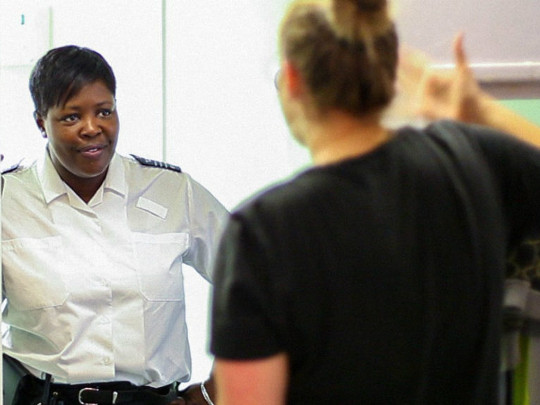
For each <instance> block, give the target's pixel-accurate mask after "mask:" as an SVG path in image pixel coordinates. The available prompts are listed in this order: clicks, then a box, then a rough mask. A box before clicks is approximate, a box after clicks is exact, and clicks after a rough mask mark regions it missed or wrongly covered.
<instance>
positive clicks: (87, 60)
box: [29, 45, 116, 117]
mask: <svg viewBox="0 0 540 405" xmlns="http://www.w3.org/2000/svg"><path fill="white" fill-rule="evenodd" d="M97 80H102V81H103V83H104V84H105V86H106V87H107V88H108V89H109V91H110V92H111V93H112V94H113V96H115V94H116V78H115V77H114V73H113V70H112V68H111V67H110V66H109V64H108V63H107V61H106V60H105V58H103V56H101V55H100V54H99V53H97V52H96V51H93V50H91V49H88V48H83V47H79V46H75V45H67V46H62V47H59V48H54V49H51V50H50V51H48V52H47V53H46V54H45V55H44V56H42V57H41V58H40V59H39V60H38V61H37V63H36V65H35V66H34V69H32V73H31V75H30V82H29V87H30V93H31V95H32V99H33V100H34V106H35V113H34V114H39V115H41V116H42V117H45V116H46V115H47V111H49V109H50V108H51V107H55V106H59V105H64V104H65V103H66V102H67V101H68V100H69V99H70V98H71V97H73V96H74V95H75V94H77V93H78V92H79V90H80V89H81V88H82V87H84V86H85V85H87V84H89V83H93V82H95V81H97Z"/></svg>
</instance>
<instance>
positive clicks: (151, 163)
mask: <svg viewBox="0 0 540 405" xmlns="http://www.w3.org/2000/svg"><path fill="white" fill-rule="evenodd" d="M131 156H132V157H133V159H135V160H136V161H137V162H139V163H140V164H141V165H143V166H150V167H158V168H160V169H167V170H173V171H175V172H178V173H182V169H180V167H179V166H176V165H172V164H170V163H165V162H159V161H157V160H152V159H146V158H143V157H140V156H137V155H133V154H131Z"/></svg>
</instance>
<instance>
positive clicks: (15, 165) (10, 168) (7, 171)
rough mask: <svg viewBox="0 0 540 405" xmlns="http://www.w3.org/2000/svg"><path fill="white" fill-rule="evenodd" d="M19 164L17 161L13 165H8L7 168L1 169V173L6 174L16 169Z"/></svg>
mask: <svg viewBox="0 0 540 405" xmlns="http://www.w3.org/2000/svg"><path fill="white" fill-rule="evenodd" d="M20 166H21V164H20V162H19V163H15V164H14V165H13V166H10V167H8V168H7V169H4V170H2V174H8V173H11V172H14V171H15V170H17V169H18V168H19V167H20Z"/></svg>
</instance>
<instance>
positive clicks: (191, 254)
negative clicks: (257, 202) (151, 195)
mask: <svg viewBox="0 0 540 405" xmlns="http://www.w3.org/2000/svg"><path fill="white" fill-rule="evenodd" d="M187 192H188V215H189V222H190V234H191V246H190V249H189V251H188V252H187V254H186V255H185V257H184V263H185V264H187V265H189V266H191V267H193V268H194V269H195V270H197V272H198V273H199V274H201V276H203V277H204V278H205V279H206V280H208V281H210V282H211V281H212V278H213V277H212V270H213V259H214V255H215V252H216V250H217V247H218V244H219V241H220V239H221V235H222V233H223V228H224V226H225V222H226V220H227V218H228V212H227V210H226V209H225V207H224V206H223V205H222V204H221V203H220V202H219V201H218V200H217V199H216V198H215V197H214V196H213V195H212V194H211V193H210V192H209V191H208V190H207V189H205V188H204V187H203V186H202V185H200V184H199V183H197V182H196V181H195V180H193V179H192V178H191V177H189V184H188V191H187Z"/></svg>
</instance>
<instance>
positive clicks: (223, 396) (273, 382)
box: [215, 353, 288, 405]
mask: <svg viewBox="0 0 540 405" xmlns="http://www.w3.org/2000/svg"><path fill="white" fill-rule="evenodd" d="M215 376H216V383H217V399H218V400H217V403H216V405H283V404H285V400H286V392H287V385H288V359H287V356H286V355H285V354H283V353H281V354H277V355H275V356H272V357H268V358H265V359H256V360H226V359H219V358H218V359H217V360H216V364H215Z"/></svg>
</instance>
